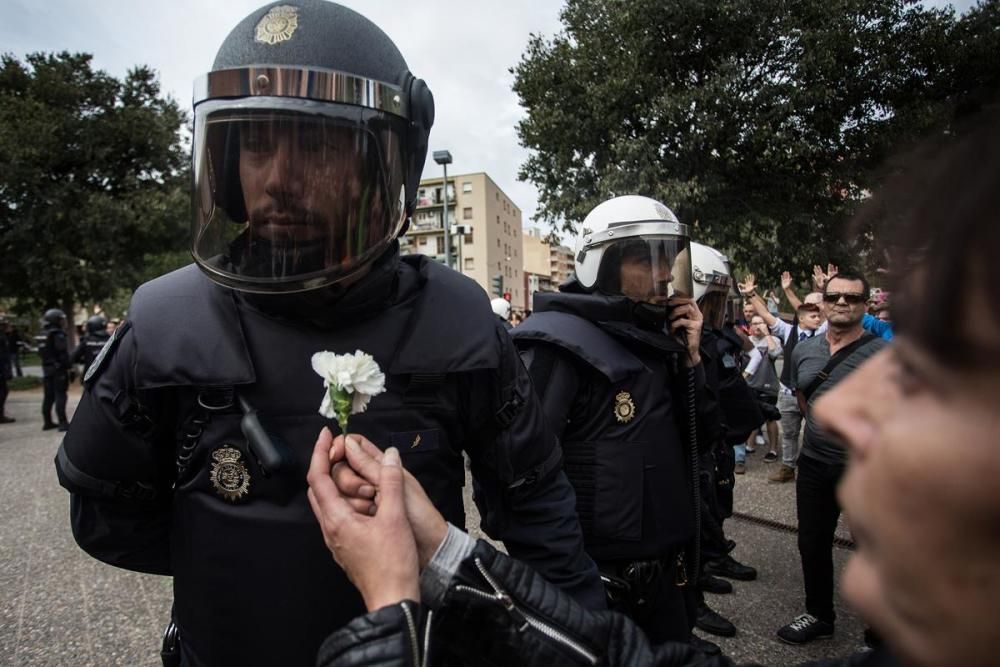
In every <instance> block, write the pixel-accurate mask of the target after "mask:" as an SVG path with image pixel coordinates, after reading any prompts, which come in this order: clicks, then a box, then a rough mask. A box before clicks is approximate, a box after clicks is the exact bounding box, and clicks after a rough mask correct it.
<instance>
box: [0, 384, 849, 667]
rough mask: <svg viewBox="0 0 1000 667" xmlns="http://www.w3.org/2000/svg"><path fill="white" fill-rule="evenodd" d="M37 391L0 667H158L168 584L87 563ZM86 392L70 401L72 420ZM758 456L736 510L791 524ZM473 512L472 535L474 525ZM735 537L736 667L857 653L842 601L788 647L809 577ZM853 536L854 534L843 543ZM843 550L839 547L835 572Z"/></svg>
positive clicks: (745, 530)
mask: <svg viewBox="0 0 1000 667" xmlns="http://www.w3.org/2000/svg"><path fill="white" fill-rule="evenodd" d="M41 399H42V396H41V391H37V390H36V391H30V392H13V393H11V395H10V398H9V399H8V401H7V406H8V414H10V416H12V417H14V418H15V419H17V423H15V424H9V425H3V426H0V507H3V508H4V511H3V513H2V514H0V655H2V656H3V659H2V660H0V662H2V663H3V664H4V665H13V666H18V667H20V666H28V665H31V666H35V665H53V666H60V667H62V666H74V667H75V666H77V665H93V666H95V667H103V666H105V665H128V666H137V665H149V666H155V665H158V664H159V642H160V634H161V632H162V630H163V626H164V624H165V621H166V619H167V617H168V615H169V609H170V601H171V583H170V579H169V578H168V577H157V576H151V575H140V574H136V573H132V572H126V571H124V570H119V569H117V568H114V567H110V566H107V565H104V564H102V563H100V562H98V561H96V560H93V559H92V558H90V557H89V556H87V555H86V554H85V553H83V552H82V551H81V550H80V549H79V548H78V547H77V546H76V544H75V543H74V541H73V537H72V535H71V533H70V528H69V497H68V495H67V494H66V492H65V491H64V490H63V489H62V488H61V487H60V486H59V485H58V482H57V480H56V475H55V469H54V467H53V464H52V459H53V457H54V456H55V453H56V450H57V449H58V446H59V441H60V436H61V434H60V433H58V432H57V431H45V432H43V431H42V430H41V424H42V420H41V414H40V405H41ZM78 400H79V385H78V384H77V385H74V386H73V387H72V388H71V392H70V415H72V409H73V408H75V406H76V403H77V401H78ZM761 456H762V453H761V452H760V451H758V454H756V455H754V456H752V457H751V458H750V465H749V466H748V468H749V469H748V472H747V474H746V475H743V476H740V477H739V479H738V482H737V487H736V491H737V508H738V509H739V510H740V511H743V512H745V513H748V514H753V515H754V516H760V517H764V518H768V519H771V520H774V521H779V522H783V523H791V524H794V522H795V515H794V484H784V485H773V484H770V485H769V484H767V483H766V479H765V477H766V474H767V472H768V471H769V470H770V469H771V466H773V465H776V464H764V463H763V461H762V460H761V458H760V457H761ZM477 523H478V522H477V518H476V517H474V516H471V514H470V521H469V524H470V527H472V526H475V525H476V524H477ZM726 528H727V532H728V533H729V535H730V536H731V537H732V538H734V539H735V540H736V541H737V542H738V543H739V546H738V547H737V550H736V552H735V554H734V555H735V556H736V557H737V558H739V559H740V560H741V561H743V562H745V563H747V564H749V565H753V566H755V567H757V568H758V570H759V572H760V578H759V579H758V581H756V582H749V583H743V582H736V583H735V584H734V588H735V592H734V593H733V594H732V595H725V596H711V595H710V596H708V597H709V603H710V604H711V605H712V606H713V607H714V608H715V609H716V610H718V611H719V612H721V613H723V614H724V615H726V616H728V617H729V618H730V619H731V620H732V621H733V622H734V623H736V625H737V627H738V628H739V630H740V632H739V634H738V635H737V636H736V637H735V638H733V639H727V640H718V639H717V638H716V639H713V640H714V641H717V642H718V643H720V644H721V645H722V646H723V648H724V649H725V650H726V651H727V652H728V653H729V654H730V655H731V656H732V657H734V658H735V659H737V660H741V661H756V662H758V663H760V664H764V665H794V664H798V663H800V662H802V661H804V660H808V659H814V658H818V657H822V656H825V655H843V654H847V653H850V652H852V651H853V650H855V649H856V648H858V647H859V645H860V640H861V632H862V626H861V624H860V622H859V621H858V620H857V618H856V617H854V616H853V615H852V614H851V613H850V612H849V611H848V610H846V609H845V608H844V607H843V606H842V605H840V604H839V602H838V614H839V621H838V626H837V636H836V637H835V638H834V639H832V640H829V641H825V642H818V643H815V644H813V645H812V646H806V647H791V646H786V645H784V644H782V643H781V642H779V641H778V640H777V639H776V638H775V636H774V631H775V630H776V629H777V628H778V627H779V626H781V625H782V624H784V623H786V622H788V621H790V620H791V619H792V618H793V617H794V616H795V615H797V614H799V613H801V612H802V611H803V609H802V608H801V604H802V575H801V569H800V567H799V559H798V552H797V549H796V544H795V536H794V535H792V534H790V533H786V532H781V531H777V530H773V529H771V528H766V527H763V526H759V525H756V524H754V523H750V522H747V521H744V520H739V519H733V520H730V521H729V522H727V524H726ZM843 535H844V536H846V535H847V534H846V531H845V532H844V533H843ZM846 555H847V552H846V551H845V550H843V549H835V550H834V556H835V561H836V563H837V567H838V570H839V568H840V567H842V566H843V563H844V560H845V557H846Z"/></svg>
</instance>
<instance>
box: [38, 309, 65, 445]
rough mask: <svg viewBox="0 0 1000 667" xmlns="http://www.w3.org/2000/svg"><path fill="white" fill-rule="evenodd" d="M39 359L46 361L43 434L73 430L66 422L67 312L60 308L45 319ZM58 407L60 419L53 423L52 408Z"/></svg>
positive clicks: (43, 374) (50, 312) (45, 315)
mask: <svg viewBox="0 0 1000 667" xmlns="http://www.w3.org/2000/svg"><path fill="white" fill-rule="evenodd" d="M35 345H36V346H37V347H38V356H39V357H41V359H42V383H43V388H44V391H45V393H44V395H43V397H42V418H43V419H44V422H45V423H44V424H43V425H42V430H43V431H50V430H52V429H54V428H58V429H59V430H60V431H65V430H67V429H68V428H69V420H68V419H66V391H67V390H68V389H69V371H70V368H71V366H70V362H69V344H68V343H67V341H66V313H64V312H63V311H61V310H59V309H58V308H50V309H49V310H46V311H45V314H44V315H43V316H42V330H41V332H40V333H39V334H38V335H37V336H35ZM53 405H55V408H56V419H58V420H59V422H58V423H56V422H54V421H52V406H53Z"/></svg>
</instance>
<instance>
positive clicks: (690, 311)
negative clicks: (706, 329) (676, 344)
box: [667, 296, 704, 366]
mask: <svg viewBox="0 0 1000 667" xmlns="http://www.w3.org/2000/svg"><path fill="white" fill-rule="evenodd" d="M667 303H668V304H669V306H670V332H671V333H673V334H674V335H677V334H680V333H681V332H683V334H684V336H683V340H684V342H685V344H686V345H687V350H688V365H689V366H697V365H698V364H700V363H701V352H700V347H701V327H702V324H703V321H704V317H702V314H701V310H700V309H699V308H698V303H697V302H696V301H695V300H694V299H686V298H682V297H679V296H672V297H670V300H669V301H667Z"/></svg>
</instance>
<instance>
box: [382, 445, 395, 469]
mask: <svg viewBox="0 0 1000 667" xmlns="http://www.w3.org/2000/svg"><path fill="white" fill-rule="evenodd" d="M382 465H384V466H398V465H399V450H398V449H396V448H395V447H390V448H389V449H387V450H385V456H383V457H382Z"/></svg>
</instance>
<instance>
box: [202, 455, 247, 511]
mask: <svg viewBox="0 0 1000 667" xmlns="http://www.w3.org/2000/svg"><path fill="white" fill-rule="evenodd" d="M242 458H243V453H242V452H241V451H240V450H238V449H236V448H235V447H233V446H231V445H224V446H223V447H219V448H218V449H216V450H215V451H214V452H212V459H213V460H214V461H215V463H213V464H212V469H211V470H210V471H209V475H208V477H209V479H210V480H211V481H212V486H213V487H214V488H215V492H216V493H218V494H219V495H220V496H222V497H223V498H225V499H226V500H228V501H230V502H234V503H235V502H236V501H237V500H239V499H240V498H242V497H243V496H245V495H247V493H248V492H249V491H250V471H249V470H247V467H246V466H245V465H243V461H242V460H241V459H242Z"/></svg>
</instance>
